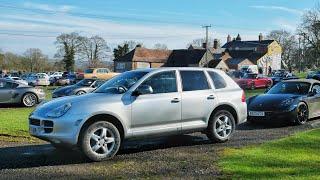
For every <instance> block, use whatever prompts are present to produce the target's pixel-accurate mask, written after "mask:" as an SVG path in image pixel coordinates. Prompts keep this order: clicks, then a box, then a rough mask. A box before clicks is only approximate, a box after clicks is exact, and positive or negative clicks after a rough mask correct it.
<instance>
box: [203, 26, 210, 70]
mask: <svg viewBox="0 0 320 180" xmlns="http://www.w3.org/2000/svg"><path fill="white" fill-rule="evenodd" d="M210 27H211V25H203V26H202V28H206V66H207V67H209V63H208V53H207V52H208V39H209V28H210Z"/></svg>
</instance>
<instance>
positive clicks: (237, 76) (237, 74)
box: [227, 70, 245, 80]
mask: <svg viewBox="0 0 320 180" xmlns="http://www.w3.org/2000/svg"><path fill="white" fill-rule="evenodd" d="M227 74H228V75H229V76H230V77H231V78H232V79H234V80H236V79H240V78H242V77H243V76H244V74H245V73H244V72H242V71H238V70H236V71H230V72H228V73H227Z"/></svg>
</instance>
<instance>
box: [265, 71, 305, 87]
mask: <svg viewBox="0 0 320 180" xmlns="http://www.w3.org/2000/svg"><path fill="white" fill-rule="evenodd" d="M270 78H271V79H272V84H273V85H276V84H277V83H279V82H281V81H284V80H290V79H299V78H298V77H297V76H295V75H294V74H291V73H289V72H286V71H283V72H276V73H275V74H273V75H272V76H271V77H270Z"/></svg>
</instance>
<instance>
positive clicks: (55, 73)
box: [49, 72, 63, 78]
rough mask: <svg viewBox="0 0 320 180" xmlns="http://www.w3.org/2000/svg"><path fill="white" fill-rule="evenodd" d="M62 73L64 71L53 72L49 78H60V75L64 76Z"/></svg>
mask: <svg viewBox="0 0 320 180" xmlns="http://www.w3.org/2000/svg"><path fill="white" fill-rule="evenodd" d="M62 74H63V72H54V73H53V74H51V75H50V76H49V78H57V77H58V78H60V77H62Z"/></svg>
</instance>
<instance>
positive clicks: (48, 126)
mask: <svg viewBox="0 0 320 180" xmlns="http://www.w3.org/2000/svg"><path fill="white" fill-rule="evenodd" d="M29 123H30V125H33V126H42V127H43V130H44V132H45V133H51V132H52V131H53V126H54V123H53V121H50V120H42V121H41V120H39V119H33V118H30V119H29Z"/></svg>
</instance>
